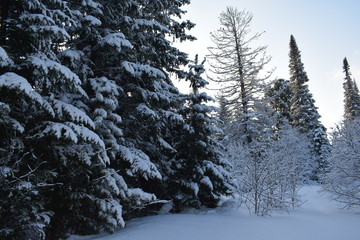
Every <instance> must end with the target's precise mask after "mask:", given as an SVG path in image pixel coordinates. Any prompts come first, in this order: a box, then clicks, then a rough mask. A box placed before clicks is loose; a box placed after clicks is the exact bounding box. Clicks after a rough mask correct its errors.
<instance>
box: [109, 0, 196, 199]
mask: <svg viewBox="0 0 360 240" xmlns="http://www.w3.org/2000/svg"><path fill="white" fill-rule="evenodd" d="M188 3H189V1H185V0H184V1H175V0H166V1H165V0H156V1H151V2H142V1H138V2H136V4H135V3H134V2H133V1H130V3H129V4H128V5H122V6H124V9H123V10H122V11H120V12H117V13H121V14H122V13H123V14H122V17H121V18H120V20H119V21H120V22H119V26H120V31H121V32H122V33H123V34H124V35H125V36H126V39H127V40H128V41H129V43H130V44H131V46H132V48H129V49H128V50H127V52H126V55H127V58H125V59H121V72H120V73H121V75H118V76H119V85H120V86H122V89H123V94H122V95H121V97H120V108H119V111H120V112H121V113H122V118H123V126H124V128H123V131H124V139H125V140H126V142H127V144H129V145H130V146H132V147H134V148H136V149H140V150H141V151H142V152H143V153H144V155H145V156H146V158H148V159H149V160H150V161H151V162H152V163H153V164H155V166H156V168H157V169H158V170H159V172H160V173H161V176H162V177H163V180H166V178H167V175H168V174H169V172H168V171H169V169H170V166H169V164H170V163H169V159H171V158H172V157H173V156H174V154H175V153H176V150H175V148H174V146H173V143H174V139H175V138H176V137H177V136H174V134H175V132H176V131H177V129H179V128H183V126H184V124H185V122H184V119H183V117H182V116H181V115H180V114H178V113H177V109H178V108H179V107H181V105H182V100H181V98H180V97H181V95H180V93H179V91H178V89H177V88H176V87H175V86H174V85H173V83H172V81H171V79H170V74H175V76H177V77H179V78H183V77H185V75H184V72H183V70H181V66H182V65H186V64H187V61H188V60H187V55H186V54H185V53H183V52H181V51H179V50H178V49H177V48H175V47H174V46H172V44H171V42H170V41H169V40H168V37H166V36H171V37H173V38H174V39H179V40H181V41H185V40H192V39H193V37H192V36H189V35H187V34H186V32H185V31H186V30H187V29H191V28H192V27H193V26H194V24H192V23H191V22H189V21H184V22H178V20H177V18H178V17H180V16H182V15H183V14H184V11H183V10H181V7H182V6H183V5H185V4H188ZM164 13H166V14H164ZM114 61H115V59H114ZM117 74H119V73H117ZM137 182H138V183H140V186H141V188H143V189H144V190H146V191H148V192H151V193H155V194H156V195H157V196H158V197H159V198H162V199H169V196H168V194H167V191H168V189H167V186H166V185H165V184H164V183H165V182H164V181H162V180H160V179H156V178H148V177H146V176H144V177H140V178H138V179H137Z"/></svg>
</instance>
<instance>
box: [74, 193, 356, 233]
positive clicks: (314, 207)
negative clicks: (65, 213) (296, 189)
mask: <svg viewBox="0 0 360 240" xmlns="http://www.w3.org/2000/svg"><path fill="white" fill-rule="evenodd" d="M319 190H320V187H319V186H306V187H304V188H303V189H302V190H301V194H302V196H303V197H302V199H303V200H304V201H305V202H304V203H303V204H302V206H301V207H299V208H297V209H296V210H295V211H293V212H290V213H274V214H273V216H271V217H258V216H252V215H249V213H248V211H247V209H245V208H239V209H236V207H232V208H229V207H221V208H217V209H211V210H209V209H208V210H202V211H198V212H193V213H183V214H165V215H158V216H151V217H144V218H139V219H133V220H131V221H128V222H127V227H126V228H125V229H121V230H119V231H118V232H115V233H114V234H112V235H109V234H100V235H97V236H86V237H79V236H72V238H71V240H90V239H91V240H93V239H97V240H143V239H149V240H215V239H216V240H257V239H258V240H283V239H284V240H289V239H291V240H312V239H316V240H325V239H326V240H340V239H341V240H359V239H360V210H359V209H357V210H352V211H343V210H339V208H340V206H339V205H338V204H337V203H336V202H333V201H330V199H329V197H328V196H327V195H326V194H322V193H319V192H318V191H319Z"/></svg>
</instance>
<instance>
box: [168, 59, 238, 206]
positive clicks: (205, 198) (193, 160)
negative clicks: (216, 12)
mask: <svg viewBox="0 0 360 240" xmlns="http://www.w3.org/2000/svg"><path fill="white" fill-rule="evenodd" d="M204 62H205V60H204V61H203V62H202V63H199V62H198V58H197V56H196V57H195V60H194V61H193V62H191V63H190V64H189V72H188V74H187V77H186V80H187V81H189V82H190V87H191V88H192V92H191V93H190V94H189V95H187V96H184V98H185V99H186V102H187V104H186V105H185V106H184V107H182V108H181V109H180V113H181V114H182V116H183V117H184V119H185V121H186V125H185V126H184V128H183V129H180V131H179V132H178V138H179V140H178V142H177V143H176V144H175V148H176V150H177V153H176V154H175V156H174V158H173V159H172V163H171V168H172V171H171V173H172V174H171V176H170V177H169V180H168V181H169V188H170V194H171V196H172V198H173V200H174V204H175V206H174V209H175V210H182V209H184V208H186V207H196V208H199V207H200V206H202V205H204V206H206V207H216V206H217V203H218V201H219V200H220V197H221V196H222V195H227V194H230V193H231V190H232V188H233V187H232V184H231V182H230V180H231V178H230V174H229V172H227V171H226V170H225V169H226V168H227V162H226V161H225V160H224V158H223V156H222V149H223V147H222V146H221V145H220V143H219V142H218V140H217V139H218V137H217V136H218V135H219V134H222V131H221V130H220V129H219V128H217V127H216V125H217V124H218V123H219V119H218V118H216V117H213V116H212V114H213V113H214V112H216V110H217V109H216V108H215V107H213V106H209V105H208V102H211V101H214V99H213V98H211V97H210V96H208V95H207V94H206V93H205V92H200V90H201V88H204V87H205V86H206V85H207V84H208V82H207V81H206V80H205V79H203V78H202V76H201V75H202V74H203V73H204V72H205V69H204V65H203V64H204Z"/></svg>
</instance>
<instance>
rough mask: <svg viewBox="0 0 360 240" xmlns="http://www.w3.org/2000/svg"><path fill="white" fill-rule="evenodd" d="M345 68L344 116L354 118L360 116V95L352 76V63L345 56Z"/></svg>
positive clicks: (348, 118) (349, 118)
mask: <svg viewBox="0 0 360 240" xmlns="http://www.w3.org/2000/svg"><path fill="white" fill-rule="evenodd" d="M343 69H344V73H345V81H344V83H343V86H344V117H345V119H346V120H353V119H354V118H356V117H359V116H360V95H359V89H358V87H357V85H356V82H355V80H353V79H352V78H351V73H350V65H349V63H348V60H347V59H346V58H344V61H343Z"/></svg>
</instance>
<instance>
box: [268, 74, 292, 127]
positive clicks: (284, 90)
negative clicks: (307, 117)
mask: <svg viewBox="0 0 360 240" xmlns="http://www.w3.org/2000/svg"><path fill="white" fill-rule="evenodd" d="M266 96H267V97H268V98H269V100H270V104H271V106H272V108H273V109H274V110H275V111H276V112H277V113H278V115H279V116H278V118H279V120H278V125H282V124H284V123H289V122H290V117H291V113H290V107H291V96H292V90H291V86H290V81H289V80H284V79H277V80H276V81H275V82H274V83H273V85H272V86H271V87H270V88H269V89H267V91H266Z"/></svg>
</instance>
